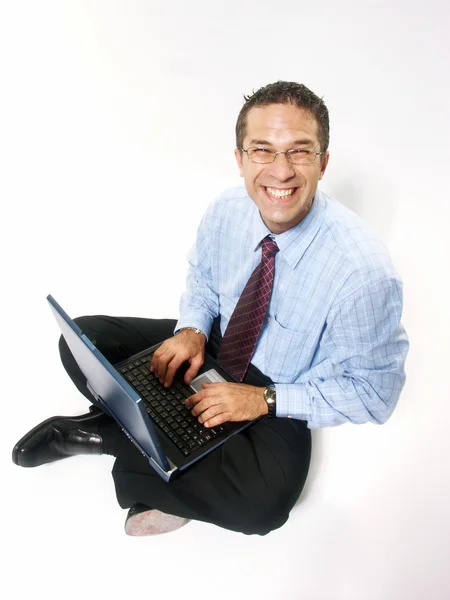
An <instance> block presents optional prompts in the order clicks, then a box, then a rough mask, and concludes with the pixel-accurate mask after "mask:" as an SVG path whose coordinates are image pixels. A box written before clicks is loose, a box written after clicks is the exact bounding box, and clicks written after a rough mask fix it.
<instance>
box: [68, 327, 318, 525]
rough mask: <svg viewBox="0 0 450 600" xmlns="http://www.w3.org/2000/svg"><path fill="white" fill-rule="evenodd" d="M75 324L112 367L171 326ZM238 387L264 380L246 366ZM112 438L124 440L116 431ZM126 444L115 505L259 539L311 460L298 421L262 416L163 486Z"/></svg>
mask: <svg viewBox="0 0 450 600" xmlns="http://www.w3.org/2000/svg"><path fill="white" fill-rule="evenodd" d="M77 323H78V325H79V326H80V327H81V329H82V330H83V331H84V333H86V335H87V336H88V337H89V338H90V339H91V340H92V341H93V342H94V343H95V344H96V346H97V347H98V349H99V350H100V351H101V352H102V353H103V354H104V355H105V357H106V358H108V359H109V360H110V361H111V362H112V363H116V362H119V361H121V360H124V359H125V358H127V357H129V356H131V355H133V354H135V353H137V352H140V351H142V350H144V349H145V348H147V347H149V346H152V345H154V344H156V343H158V342H160V341H162V340H163V339H166V338H167V337H170V336H171V335H172V332H173V328H174V326H175V321H172V320H166V321H157V320H154V321H152V320H150V319H133V318H113V317H81V318H80V319H77ZM219 346H220V330H219V329H218V324H217V322H216V324H215V327H214V329H213V332H212V334H211V336H210V342H209V344H208V350H209V351H210V352H211V353H212V354H213V355H216V352H217V349H218V347H219ZM61 355H62V360H63V364H64V366H65V367H66V369H67V370H68V373H69V375H70V376H71V377H72V379H73V381H74V383H75V385H77V387H78V389H79V390H80V391H81V392H82V393H83V394H84V395H85V396H86V397H87V398H88V399H89V400H90V401H91V402H95V400H94V399H93V398H92V396H91V395H90V393H89V392H88V390H87V388H86V381H85V378H84V376H83V375H82V373H81V372H80V371H79V369H78V367H77V365H76V363H75V361H74V359H73V357H72V356H71V354H70V351H69V350H68V348H67V346H66V345H65V342H64V341H63V342H61ZM244 383H248V384H250V385H259V386H264V385H267V384H268V383H270V380H269V379H268V378H267V377H265V376H264V375H263V374H262V373H260V372H259V371H258V369H256V368H255V367H253V366H252V365H250V369H249V372H248V374H247V376H246V378H245V379H244ZM117 436H120V437H121V439H122V438H125V436H123V434H122V432H121V431H120V429H119V428H117ZM125 441H126V442H127V443H121V444H116V447H117V448H119V451H118V452H117V459H116V462H115V464H114V468H113V478H114V483H115V487H116V495H117V499H118V502H119V504H120V506H122V507H123V508H128V507H130V506H132V505H133V504H135V503H136V502H140V503H142V504H145V505H147V506H150V507H152V508H158V509H160V510H162V511H163V512H166V513H171V514H174V515H179V516H183V517H187V518H191V519H196V520H200V521H206V522H211V523H214V524H216V525H219V526H221V527H225V528H227V529H231V530H234V531H241V532H244V533H258V534H266V533H268V532H269V531H271V530H272V529H275V528H277V527H280V526H281V525H282V524H283V523H284V522H285V521H286V520H287V518H288V516H289V512H290V510H291V508H292V506H293V505H294V504H295V502H296V500H297V498H298V496H299V495H300V493H301V490H302V488H303V485H304V483H305V480H306V476H307V472H308V467H309V461H310V453H311V437H310V431H309V429H308V428H307V427H306V423H305V422H304V421H298V420H295V419H268V418H267V417H264V418H263V419H261V420H260V421H258V422H257V423H256V424H254V425H253V426H251V427H249V428H247V429H246V430H245V431H243V432H242V433H239V434H236V435H234V436H233V437H232V438H230V439H229V440H228V441H227V442H226V443H225V444H223V445H222V446H221V447H220V448H218V449H216V450H215V451H214V452H211V453H210V454H209V455H207V456H206V457H204V458H203V459H201V460H199V461H198V462H197V463H195V464H194V465H192V466H191V467H190V468H189V469H187V470H186V471H185V472H184V473H182V474H181V476H180V477H179V478H178V479H176V480H174V481H172V482H170V483H166V482H164V481H163V480H162V479H161V478H160V477H159V476H158V475H157V474H156V473H155V471H154V470H153V469H152V467H151V466H150V464H149V462H148V460H147V459H146V458H145V457H143V456H142V454H141V453H140V452H139V451H138V450H137V449H136V448H135V446H134V445H133V444H130V443H128V440H126V438H125Z"/></svg>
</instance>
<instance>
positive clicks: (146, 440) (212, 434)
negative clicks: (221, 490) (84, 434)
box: [47, 295, 255, 481]
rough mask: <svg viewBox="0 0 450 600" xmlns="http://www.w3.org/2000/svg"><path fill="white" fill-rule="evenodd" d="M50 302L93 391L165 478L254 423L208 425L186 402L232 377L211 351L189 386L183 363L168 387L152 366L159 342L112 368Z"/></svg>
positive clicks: (68, 319)
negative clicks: (205, 386)
mask: <svg viewBox="0 0 450 600" xmlns="http://www.w3.org/2000/svg"><path fill="white" fill-rule="evenodd" d="M47 301H48V303H49V304H50V307H51V309H52V311H53V314H54V316H55V318H56V321H57V323H58V325H59V327H60V329H61V332H62V335H63V336H64V339H65V340H66V342H67V345H68V346H69V348H70V351H71V352H72V354H73V356H74V358H75V360H76V362H77V364H78V366H79V367H80V369H81V371H82V373H83V374H84V376H85V377H86V379H87V387H88V389H89V391H90V392H91V393H92V395H93V396H94V398H95V399H96V400H97V402H98V403H99V404H100V405H101V406H102V408H103V410H104V411H105V412H106V413H108V414H110V415H111V416H112V417H113V418H114V419H115V420H116V422H117V423H118V425H119V426H120V427H121V428H122V429H123V431H124V433H125V434H126V435H127V436H128V437H129V439H130V440H131V441H132V442H133V444H134V445H135V446H136V447H137V448H138V449H139V451H140V452H141V453H142V454H143V455H144V456H145V457H146V458H147V459H148V461H149V462H150V464H151V466H152V467H153V468H154V469H155V471H156V472H157V473H158V475H159V476H160V477H162V479H164V480H165V481H170V480H172V479H173V478H175V477H177V476H178V475H180V474H181V473H182V472H183V471H184V470H186V469H187V468H189V467H190V466H191V465H192V464H194V463H195V462H196V461H198V460H200V459H201V458H203V457H204V456H206V455H207V454H208V453H209V452H212V451H213V450H215V449H216V448H217V447H218V446H220V445H222V444H223V443H224V442H225V441H226V440H227V439H228V438H230V437H231V436H232V435H235V434H236V433H238V432H240V431H242V430H243V429H245V428H246V427H249V426H250V425H251V424H252V423H254V422H255V421H242V422H238V423H223V424H222V425H219V426H218V427H212V428H206V427H203V426H202V425H201V424H200V423H199V422H198V420H197V418H195V417H193V416H192V414H191V412H190V410H189V409H188V408H186V406H185V405H184V401H185V399H186V398H188V397H189V396H192V394H194V393H195V392H197V391H200V390H201V389H202V387H201V384H202V383H204V382H206V383H211V382H214V381H234V380H233V378H232V377H231V375H230V374H229V373H227V371H225V370H224V369H223V368H222V367H221V366H220V365H219V363H218V362H217V361H216V360H215V359H214V358H213V357H212V356H211V355H209V354H207V353H205V362H204V364H203V366H202V368H201V369H200V371H199V373H198V375H197V377H195V378H194V379H193V380H192V382H191V384H190V385H187V384H185V383H184V381H183V376H184V373H185V372H186V370H187V365H186V366H184V367H183V366H182V367H180V369H179V370H178V372H177V374H176V376H175V379H174V383H173V384H172V386H171V387H170V388H168V389H166V388H164V386H162V385H161V384H160V383H159V380H158V379H156V377H155V376H154V375H153V374H152V373H150V371H149V368H148V367H149V364H150V361H151V357H152V355H153V352H154V351H155V350H156V349H157V348H159V346H160V345H161V344H156V345H155V346H152V347H151V348H148V349H146V350H144V351H143V352H140V353H139V354H135V355H134V356H131V357H130V358H128V359H126V360H125V361H123V362H121V363H119V364H117V365H114V366H113V365H112V364H111V363H110V362H109V361H108V360H107V359H106V358H105V357H104V356H103V355H102V354H101V352H100V351H99V350H98V349H97V348H96V347H95V346H94V344H93V343H92V342H91V341H90V340H89V339H88V338H87V336H86V335H85V334H84V333H83V332H82V331H81V329H80V327H79V326H78V325H77V324H76V323H75V322H74V321H73V320H72V319H71V318H70V317H69V316H68V314H67V313H66V312H65V311H64V310H63V309H62V308H61V306H60V305H59V304H58V303H57V302H56V300H55V299H54V298H53V297H52V296H50V295H49V296H47ZM161 343H162V342H161Z"/></svg>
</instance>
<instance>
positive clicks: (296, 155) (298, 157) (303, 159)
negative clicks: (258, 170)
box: [240, 146, 323, 165]
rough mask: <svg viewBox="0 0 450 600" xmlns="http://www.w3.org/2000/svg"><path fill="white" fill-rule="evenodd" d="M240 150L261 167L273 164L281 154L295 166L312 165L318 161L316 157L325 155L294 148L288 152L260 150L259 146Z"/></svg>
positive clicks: (312, 150)
mask: <svg viewBox="0 0 450 600" xmlns="http://www.w3.org/2000/svg"><path fill="white" fill-rule="evenodd" d="M240 149H241V150H242V151H243V152H246V153H247V156H248V160H250V161H251V162H254V163H258V164H261V165H266V164H270V163H273V162H274V160H275V159H276V157H277V156H278V155H279V154H284V155H285V156H286V158H287V160H288V161H289V162H291V163H293V164H294V165H310V164H311V163H313V162H314V161H315V160H316V156H320V155H321V154H323V152H316V151H315V150H314V149H313V148H294V149H293V150H288V151H287V152H272V150H267V148H258V147H257V146H252V147H251V148H247V150H245V149H244V148H240Z"/></svg>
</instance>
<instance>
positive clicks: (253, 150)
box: [251, 148, 269, 156]
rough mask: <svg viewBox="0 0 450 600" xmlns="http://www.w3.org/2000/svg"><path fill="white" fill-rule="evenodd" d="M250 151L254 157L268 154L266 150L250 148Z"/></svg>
mask: <svg viewBox="0 0 450 600" xmlns="http://www.w3.org/2000/svg"><path fill="white" fill-rule="evenodd" d="M251 151H252V153H253V154H254V155H255V156H263V155H264V154H267V153H268V152H269V150H267V149H266V148H251Z"/></svg>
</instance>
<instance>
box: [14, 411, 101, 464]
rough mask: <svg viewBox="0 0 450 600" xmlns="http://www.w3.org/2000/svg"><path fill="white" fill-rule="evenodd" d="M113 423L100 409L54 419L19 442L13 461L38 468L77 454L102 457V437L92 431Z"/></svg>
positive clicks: (43, 423)
mask: <svg viewBox="0 0 450 600" xmlns="http://www.w3.org/2000/svg"><path fill="white" fill-rule="evenodd" d="M112 421H113V419H112V418H111V417H110V416H109V415H107V414H105V413H104V412H102V411H101V410H99V409H97V410H93V411H92V412H89V413H88V414H85V415H80V416H78V417H51V418H50V419H47V420H46V421H43V422H42V423H40V424H39V425H37V426H36V427H34V428H33V429H32V430H31V431H29V432H28V433H27V434H26V435H24V437H23V438H22V439H21V440H19V441H18V442H17V444H16V445H15V446H14V448H13V451H12V460H13V462H14V463H15V464H16V465H19V466H20V467H38V466H39V465H43V464H46V463H49V462H53V461H55V460H60V459H61V458H67V457H68V456H74V455H76V454H102V451H103V440H102V438H101V436H100V435H99V434H98V433H91V432H90V431H89V430H90V429H93V430H94V431H95V430H96V428H97V427H100V426H101V425H107V424H109V423H111V422H112Z"/></svg>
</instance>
